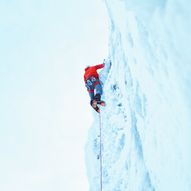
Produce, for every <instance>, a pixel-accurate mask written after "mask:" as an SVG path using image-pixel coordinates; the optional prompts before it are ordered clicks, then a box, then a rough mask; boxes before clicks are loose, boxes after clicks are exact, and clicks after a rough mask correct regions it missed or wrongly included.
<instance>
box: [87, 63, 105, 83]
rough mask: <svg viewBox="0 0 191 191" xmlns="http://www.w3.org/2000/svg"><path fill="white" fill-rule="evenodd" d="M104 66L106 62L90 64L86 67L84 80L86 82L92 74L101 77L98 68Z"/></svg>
mask: <svg viewBox="0 0 191 191" xmlns="http://www.w3.org/2000/svg"><path fill="white" fill-rule="evenodd" d="M103 67H104V64H98V65H95V66H89V67H87V68H85V74H84V81H85V82H86V80H87V79H88V78H89V77H91V76H93V77H95V78H97V79H99V75H98V73H97V70H98V69H101V68H103Z"/></svg>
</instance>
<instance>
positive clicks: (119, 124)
mask: <svg viewBox="0 0 191 191" xmlns="http://www.w3.org/2000/svg"><path fill="white" fill-rule="evenodd" d="M105 4H106V7H107V11H108V17H109V22H110V36H109V58H108V59H110V60H111V62H112V64H111V65H110V63H109V60H108V61H107V63H106V67H105V69H104V70H103V71H102V72H101V74H100V75H101V79H102V81H103V83H104V94H103V98H104V100H105V101H106V103H107V106H106V107H105V108H102V110H101V117H102V149H103V151H102V157H103V191H154V190H155V191H190V190H191V173H190V169H191V149H190V148H191V52H190V51H191V37H190V34H191V2H190V1H188V0H173V1H172V0H158V1H151V0H144V1H139V0H135V1H132V0H129V1H127V0H126V1H123V0H120V1H119V0H118V1H117V0H105ZM94 115H95V121H94V124H93V125H92V127H91V128H90V130H89V136H88V141H87V145H86V163H87V174H88V178H89V184H90V191H99V190H100V172H99V170H100V168H99V159H97V156H98V155H99V144H100V142H99V140H100V139H99V117H98V115H97V113H94Z"/></svg>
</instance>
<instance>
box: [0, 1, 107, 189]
mask: <svg viewBox="0 0 191 191" xmlns="http://www.w3.org/2000/svg"><path fill="white" fill-rule="evenodd" d="M107 30H108V26H107V15H106V10H105V7H104V3H103V2H102V1H101V0H97V1H95V0H81V1H74V0H70V1H66V0H54V1H53V0H46V1H45V0H33V1H29V0H10V1H5V0H4V1H1V2H0V90H1V93H0V190H1V191H13V190H14V191H17V190H18V191H26V190H27V191H45V190H46V191H53V190H56V191H61V190H62V191H63V190H67V191H75V190H78V191H82V190H83V191H85V190H88V182H87V178H86V169H85V161H84V146H85V143H86V140H87V133H88V129H89V127H90V125H91V123H92V112H93V111H92V109H91V108H90V106H89V97H88V95H87V92H86V90H85V87H84V83H83V70H84V66H85V65H88V64H89V65H94V64H97V63H101V62H102V61H103V59H104V57H107V46H108V42H107V40H108V37H107Z"/></svg>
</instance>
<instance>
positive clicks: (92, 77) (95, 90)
mask: <svg viewBox="0 0 191 191" xmlns="http://www.w3.org/2000/svg"><path fill="white" fill-rule="evenodd" d="M104 65H105V64H104V63H103V64H98V65H95V66H87V67H86V68H85V74H84V82H85V85H86V88H87V91H88V93H89V96H90V105H91V106H92V107H93V108H94V109H95V110H96V111H97V112H98V113H99V112H100V109H99V107H98V106H97V104H100V105H102V106H105V102H104V101H102V100H101V95H102V93H103V90H102V85H101V82H100V80H99V74H98V73H97V70H98V69H101V68H103V67H104Z"/></svg>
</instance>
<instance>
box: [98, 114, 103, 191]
mask: <svg viewBox="0 0 191 191" xmlns="http://www.w3.org/2000/svg"><path fill="white" fill-rule="evenodd" d="M99 134H100V136H99V137H100V148H99V158H100V191H102V121H101V113H99Z"/></svg>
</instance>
